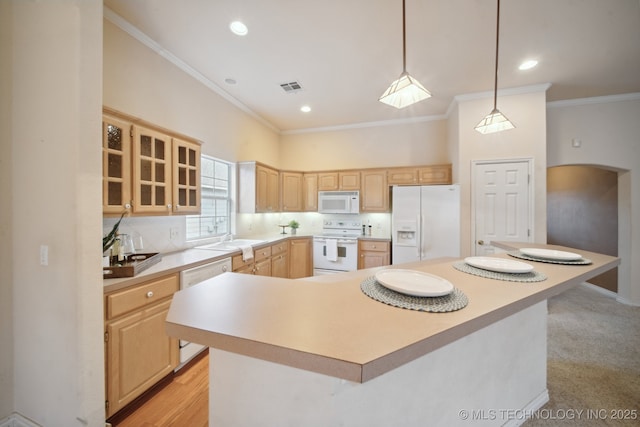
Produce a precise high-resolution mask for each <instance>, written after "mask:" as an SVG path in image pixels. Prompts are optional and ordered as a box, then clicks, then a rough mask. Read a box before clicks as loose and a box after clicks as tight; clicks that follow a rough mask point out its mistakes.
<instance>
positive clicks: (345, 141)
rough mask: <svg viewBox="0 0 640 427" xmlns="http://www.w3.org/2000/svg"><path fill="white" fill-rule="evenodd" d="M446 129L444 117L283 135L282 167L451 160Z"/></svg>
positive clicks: (344, 166)
mask: <svg viewBox="0 0 640 427" xmlns="http://www.w3.org/2000/svg"><path fill="white" fill-rule="evenodd" d="M446 132H447V122H446V120H433V121H424V122H408V123H403V124H391V125H384V126H382V125H380V126H372V127H366V128H365V127H363V128H351V129H341V130H328V131H324V132H308V133H290V134H284V135H282V136H281V139H280V150H281V151H280V159H281V166H282V168H283V169H292V170H302V171H313V170H329V169H349V168H373V167H385V166H410V165H428V164H437V163H450V159H449V157H448V152H447V134H446Z"/></svg>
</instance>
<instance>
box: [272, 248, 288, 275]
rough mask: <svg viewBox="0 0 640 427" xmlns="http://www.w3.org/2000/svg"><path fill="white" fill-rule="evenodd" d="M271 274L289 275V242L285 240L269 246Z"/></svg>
mask: <svg viewBox="0 0 640 427" xmlns="http://www.w3.org/2000/svg"><path fill="white" fill-rule="evenodd" d="M271 276H273V277H283V278H287V277H289V244H288V242H287V241H282V242H279V243H276V244H274V245H272V246H271Z"/></svg>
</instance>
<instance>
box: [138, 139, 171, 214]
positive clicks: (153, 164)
mask: <svg viewBox="0 0 640 427" xmlns="http://www.w3.org/2000/svg"><path fill="white" fill-rule="evenodd" d="M171 153H172V152H171V137H170V136H168V135H165V134H162V133H160V132H156V131H154V130H151V129H147V128H144V127H142V126H134V127H133V212H135V213H146V214H167V213H171V212H172V210H173V204H172V197H171V196H172V192H171V190H172V186H171V182H172V181H171V171H172V167H171Z"/></svg>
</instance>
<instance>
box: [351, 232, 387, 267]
mask: <svg viewBox="0 0 640 427" xmlns="http://www.w3.org/2000/svg"><path fill="white" fill-rule="evenodd" d="M390 246H391V244H390V243H389V241H388V240H370V239H367V240H358V270H361V269H363V268H373V267H382V266H383V265H389V264H390V262H391V252H390V250H389V249H390Z"/></svg>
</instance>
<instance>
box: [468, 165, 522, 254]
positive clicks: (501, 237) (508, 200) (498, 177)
mask: <svg viewBox="0 0 640 427" xmlns="http://www.w3.org/2000/svg"><path fill="white" fill-rule="evenodd" d="M473 168H474V170H473V187H472V191H473V196H474V198H473V207H472V210H473V212H474V218H475V220H474V221H473V226H474V233H473V235H474V236H475V238H474V244H473V246H474V250H473V253H474V254H475V255H486V254H491V253H494V252H495V251H496V249H495V248H494V247H493V246H492V245H491V242H492V241H510V242H529V241H531V240H530V239H531V236H532V233H531V225H530V224H531V222H530V218H531V215H532V214H531V200H530V195H531V179H530V170H531V161H530V160H521V161H520V160H518V161H505V162H476V163H474V166H473Z"/></svg>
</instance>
